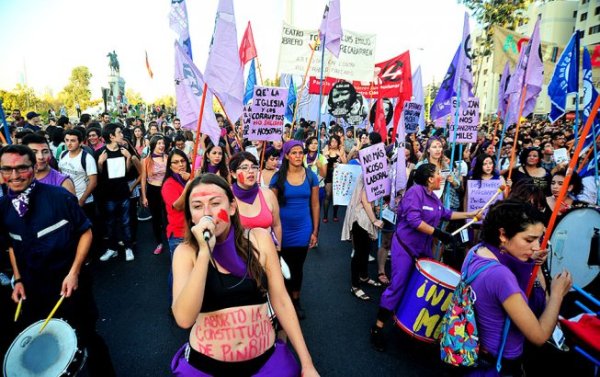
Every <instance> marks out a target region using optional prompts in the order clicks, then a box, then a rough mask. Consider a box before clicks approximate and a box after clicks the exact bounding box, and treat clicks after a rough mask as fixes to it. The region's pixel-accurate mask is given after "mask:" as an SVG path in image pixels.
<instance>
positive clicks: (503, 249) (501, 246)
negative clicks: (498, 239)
mask: <svg viewBox="0 0 600 377" xmlns="http://www.w3.org/2000/svg"><path fill="white" fill-rule="evenodd" d="M506 253H507V251H506V247H504V245H500V254H506Z"/></svg>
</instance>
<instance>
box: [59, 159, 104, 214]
mask: <svg viewBox="0 0 600 377" xmlns="http://www.w3.org/2000/svg"><path fill="white" fill-rule="evenodd" d="M82 153H83V150H82V151H80V152H79V154H78V155H77V156H75V157H71V156H69V152H67V153H66V154H65V156H64V157H63V158H61V159H60V161H59V162H58V168H59V170H60V171H61V172H62V173H63V174H66V175H68V176H69V177H70V178H71V180H72V181H73V184H74V185H75V193H76V194H77V199H81V197H82V196H83V193H84V192H85V190H86V189H87V186H88V184H89V182H90V178H89V176H90V175H98V167H97V166H96V160H94V157H93V156H92V155H90V154H89V153H86V157H85V158H86V160H85V164H86V167H85V170H83V165H82V164H81V154H82ZM93 201H94V196H93V195H91V194H90V196H88V197H87V199H86V200H85V204H88V203H92V202H93Z"/></svg>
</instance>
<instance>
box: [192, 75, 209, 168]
mask: <svg viewBox="0 0 600 377" xmlns="http://www.w3.org/2000/svg"><path fill="white" fill-rule="evenodd" d="M207 90H208V86H207V85H206V83H204V87H203V88H202V100H201V101H200V116H199V117H198V125H197V127H196V140H195V142H194V151H193V153H192V174H191V175H190V179H194V175H195V173H196V158H198V144H199V142H200V131H201V130H202V117H203V116H204V102H206V91H207ZM200 169H202V162H200Z"/></svg>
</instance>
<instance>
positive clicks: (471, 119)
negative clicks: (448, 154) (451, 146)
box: [448, 97, 479, 143]
mask: <svg viewBox="0 0 600 377" xmlns="http://www.w3.org/2000/svg"><path fill="white" fill-rule="evenodd" d="M455 114H456V97H452V116H451V120H450V126H449V129H448V141H449V142H454V121H455ZM478 125H479V98H477V97H472V98H469V106H468V108H466V109H462V108H461V109H460V112H459V114H458V130H457V131H456V142H457V143H476V142H477V127H478Z"/></svg>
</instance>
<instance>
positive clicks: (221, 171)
mask: <svg viewBox="0 0 600 377" xmlns="http://www.w3.org/2000/svg"><path fill="white" fill-rule="evenodd" d="M215 147H219V148H221V152H222V153H223V157H222V158H221V161H220V162H219V164H218V165H217V168H218V169H219V175H220V176H221V177H223V178H225V179H227V175H229V170H228V169H227V164H226V163H225V160H227V153H226V152H225V147H223V146H221V145H214V144H210V146H209V147H208V148H206V151H205V152H204V156H203V157H202V159H203V160H204V161H203V163H202V173H207V172H208V164H210V160H209V158H208V155H209V154H210V152H211V151H212V150H213V149H215Z"/></svg>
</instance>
